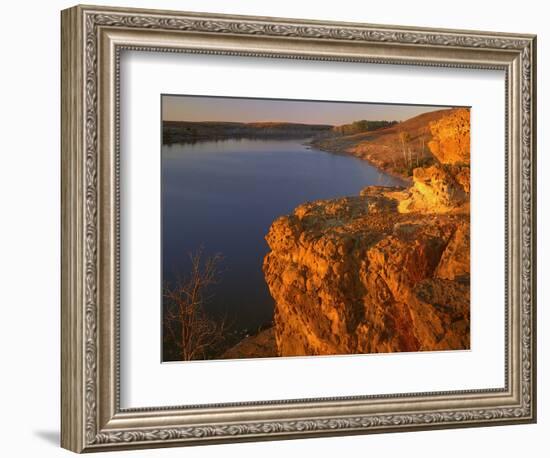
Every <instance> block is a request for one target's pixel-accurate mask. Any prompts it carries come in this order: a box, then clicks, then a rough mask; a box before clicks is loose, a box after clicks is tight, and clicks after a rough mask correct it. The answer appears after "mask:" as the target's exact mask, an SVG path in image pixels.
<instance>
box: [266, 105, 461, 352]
mask: <svg viewBox="0 0 550 458" xmlns="http://www.w3.org/2000/svg"><path fill="white" fill-rule="evenodd" d="M466 117H469V111H468V110H463V111H461V110H452V111H450V112H448V113H447V114H446V115H445V116H441V117H438V118H437V119H429V120H428V121H427V122H426V124H427V125H426V126H425V128H426V129H429V131H430V132H431V140H430V142H429V144H428V147H429V149H430V152H431V154H432V155H433V156H434V158H435V160H434V163H433V165H431V166H429V167H419V168H416V169H414V171H413V176H412V181H413V183H412V186H410V187H409V188H387V187H379V186H376V187H368V188H365V189H364V190H363V191H362V192H361V195H360V196H355V197H345V198H340V199H334V200H325V201H316V202H311V203H305V204H303V205H301V206H299V207H298V208H296V209H295V211H294V213H293V214H291V215H288V216H283V217H281V218H279V219H277V220H276V221H275V222H274V223H273V225H272V226H271V228H270V230H269V233H268V234H267V236H266V240H267V242H268V245H269V247H270V249H271V251H270V252H269V253H268V254H267V256H266V257H265V260H264V273H265V278H266V282H267V284H268V286H269V289H270V292H271V295H272V296H273V298H274V300H275V317H274V321H275V340H276V344H277V352H278V354H279V355H281V356H294V355H321V354H322V355H327V354H350V353H372V352H395V351H421V350H453V349H467V348H469V345H470V307H469V303H470V301H469V294H470V283H469V275H470V214H469V193H470V185H469V122H468V120H467V118H466ZM454 125H456V126H457V128H456V129H454V130H453V127H452V126H454Z"/></svg>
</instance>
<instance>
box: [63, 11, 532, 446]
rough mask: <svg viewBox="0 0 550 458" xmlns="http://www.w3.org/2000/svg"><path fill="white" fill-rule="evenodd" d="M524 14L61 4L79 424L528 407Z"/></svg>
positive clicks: (143, 428) (239, 437)
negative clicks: (501, 27) (446, 18)
mask: <svg viewBox="0 0 550 458" xmlns="http://www.w3.org/2000/svg"><path fill="white" fill-rule="evenodd" d="M535 63H536V39H535V36H533V35H518V34H506V33H494V32H478V31H475V32H474V31H462V30H436V29H421V28H412V27H397V26H380V25H367V24H353V23H331V22H319V21H305V20H294V19H280V18H259V17H245V16H227V15H213V14H202V13H182V12H169V11H153V10H137V9H121V8H105V7H93V6H86V7H83V6H76V7H73V8H70V9H67V10H64V11H63V12H62V209H63V217H62V304H61V306H62V336H61V340H62V349H61V351H62V406H61V407H62V424H61V440H62V446H63V447H65V448H67V449H70V450H72V451H75V452H91V451H104V450H117V449H130V448H144V447H164V446H177V445H195V444H207V443H219V442H236V441H250V440H275V439H291V438H301V437H314V436H326V435H342V434H368V433H375V432H392V431H403V430H419V429H434V428H454V427H469V426H489V425H497V424H499V425H502V424H510V423H529V422H534V421H536V386H535V380H536V372H535V371H536V355H535V348H536V345H535V344H536V342H535V338H536V334H535V333H536V325H535V323H536V322H535V318H536V315H535V311H536V310H535V305H536V298H535V291H536V287H535V286H536V285H535V274H536V259H535V253H536V234H535V227H536V215H535V212H536V211H535V208H536V206H535V197H536V196H535V189H536V186H535V175H536V174H535V167H536V162H535V146H536V145H535V136H536V135H535V133H536V124H535V113H536V109H535V103H536V84H535V83H536V82H535V75H536V72H535Z"/></svg>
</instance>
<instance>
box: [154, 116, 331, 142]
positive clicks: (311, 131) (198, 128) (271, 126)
mask: <svg viewBox="0 0 550 458" xmlns="http://www.w3.org/2000/svg"><path fill="white" fill-rule="evenodd" d="M331 130H332V126H331V125H328V124H298V123H287V122H252V123H240V122H217V121H204V122H190V121H164V122H163V123H162V142H163V143H164V144H171V143H196V142H198V141H208V140H221V139H229V138H277V139H279V138H281V139H284V138H309V137H317V136H323V135H328V134H330V133H331Z"/></svg>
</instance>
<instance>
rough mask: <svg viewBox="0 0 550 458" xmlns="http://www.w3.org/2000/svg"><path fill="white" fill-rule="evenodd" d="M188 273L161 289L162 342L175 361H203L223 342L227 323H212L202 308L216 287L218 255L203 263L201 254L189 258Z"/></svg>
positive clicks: (200, 251) (222, 320)
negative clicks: (189, 266) (175, 357)
mask: <svg viewBox="0 0 550 458" xmlns="http://www.w3.org/2000/svg"><path fill="white" fill-rule="evenodd" d="M189 258H190V260H191V269H190V272H189V274H188V275H187V276H185V277H180V278H178V279H177V280H176V281H175V282H174V284H173V285H170V284H167V285H166V286H165V287H164V291H163V295H164V302H163V303H164V313H163V328H164V334H163V339H164V342H165V348H166V346H167V347H169V348H171V349H173V351H174V353H175V355H176V356H177V359H180V360H183V361H189V360H193V359H206V358H207V357H208V355H209V354H210V353H212V352H213V351H214V350H215V349H216V347H217V346H219V345H220V344H221V343H222V342H223V341H224V338H225V335H226V334H227V330H228V324H227V320H226V319H214V318H212V317H210V316H209V315H207V314H206V312H205V309H204V306H205V303H206V301H207V300H208V290H209V288H210V287H211V286H212V285H214V284H215V283H217V281H218V276H219V264H220V262H221V261H222V256H221V255H215V256H211V257H208V258H206V259H204V261H203V260H202V258H203V250H202V249H199V250H198V251H197V252H195V253H191V254H190V255H189Z"/></svg>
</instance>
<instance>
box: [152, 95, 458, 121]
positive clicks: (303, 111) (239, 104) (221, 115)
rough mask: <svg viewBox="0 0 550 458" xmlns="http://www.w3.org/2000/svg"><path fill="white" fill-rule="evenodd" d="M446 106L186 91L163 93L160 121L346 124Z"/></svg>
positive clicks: (400, 118)
mask: <svg viewBox="0 0 550 458" xmlns="http://www.w3.org/2000/svg"><path fill="white" fill-rule="evenodd" d="M445 108H450V107H448V106H424V105H392V104H374V103H363V102H361V103H354V102H316V101H294V100H280V99H279V100H276V99H247V98H231V97H209V96H188V95H163V96H162V119H163V120H164V121H231V122H254V121H284V122H296V123H305V124H331V125H340V124H347V123H350V122H352V121H357V120H360V119H367V120H370V121H378V120H386V121H393V120H395V121H403V120H405V119H408V118H411V117H413V116H417V115H419V114H422V113H426V112H429V111H435V110H441V109H445Z"/></svg>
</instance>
